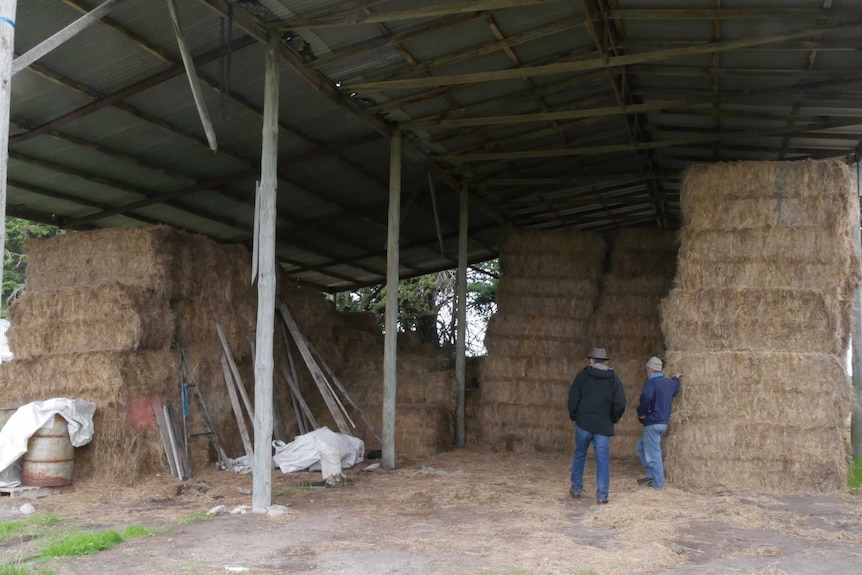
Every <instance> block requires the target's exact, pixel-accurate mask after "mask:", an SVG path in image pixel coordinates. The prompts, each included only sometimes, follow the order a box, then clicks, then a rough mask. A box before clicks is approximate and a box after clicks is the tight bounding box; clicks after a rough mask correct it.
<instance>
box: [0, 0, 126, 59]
mask: <svg viewBox="0 0 862 575" xmlns="http://www.w3.org/2000/svg"><path fill="white" fill-rule="evenodd" d="M122 1H123V0H105V1H104V2H102V4H101V5H99V7H98V8H95V9H94V10H93V11H91V12H89V13H88V14H85V15H84V16H81V17H80V18H78V19H77V20H75V21H74V22H72V23H71V24H69V25H68V26H66V27H65V28H63V29H62V30H60V31H59V32H57V33H56V34H54V35H52V36H50V37H48V38H46V39H45V40H43V41H42V42H40V43H39V44H37V45H36V46H34V47H33V48H31V49H30V50H28V51H27V52H25V53H24V54H22V55H20V56H18V57H17V58H15V59H14V60H13V61H12V75H13V76H14V75H15V74H17V73H18V72H20V71H21V70H23V69H25V68H26V67H27V66H29V65H30V64H32V63H33V62H35V61H36V60H38V59H39V58H41V57H42V56H45V55H46V54H49V53H50V52H51V51H53V50H55V49H57V48H59V47H60V46H62V45H63V44H64V43H65V42H67V41H69V40H71V39H72V38H74V37H75V36H76V35H77V34H79V33H80V32H83V31H84V30H86V29H87V28H89V27H90V26H92V25H93V24H95V23H96V22H98V21H99V19H100V18H103V17H104V16H106V15H107V14H108V13H109V12H110V11H111V10H113V9H114V8H115V7H116V5H117V4H119V3H120V2H122Z"/></svg>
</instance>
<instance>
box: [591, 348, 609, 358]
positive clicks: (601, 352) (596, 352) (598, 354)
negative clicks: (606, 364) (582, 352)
mask: <svg viewBox="0 0 862 575" xmlns="http://www.w3.org/2000/svg"><path fill="white" fill-rule="evenodd" d="M587 357H588V358H589V359H610V358H609V357H608V352H607V351H606V350H605V348H603V347H594V348H593V351H591V352H590V353H588V354H587Z"/></svg>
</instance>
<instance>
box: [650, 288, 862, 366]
mask: <svg viewBox="0 0 862 575" xmlns="http://www.w3.org/2000/svg"><path fill="white" fill-rule="evenodd" d="M836 296H837V294H835V293H829V292H827V291H825V290H820V291H815V290H799V289H777V288H776V289H754V288H713V289H703V290H683V289H674V290H673V291H672V292H671V295H670V296H669V297H668V298H667V299H665V300H664V302H663V303H662V326H663V331H664V334H665V339H666V340H667V344H668V349H671V350H674V351H730V350H752V351H770V350H772V351H796V350H809V351H812V352H820V353H833V354H836V355H837V354H842V353H844V350H845V349H846V347H847V340H848V337H849V324H848V323H847V315H846V312H847V310H846V309H844V305H843V304H842V302H841V301H840V300H839V298H838V297H836Z"/></svg>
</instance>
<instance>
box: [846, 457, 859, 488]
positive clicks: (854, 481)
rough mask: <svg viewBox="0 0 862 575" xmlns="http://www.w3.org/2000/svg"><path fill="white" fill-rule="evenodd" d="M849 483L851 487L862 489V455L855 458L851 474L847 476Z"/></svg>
mask: <svg viewBox="0 0 862 575" xmlns="http://www.w3.org/2000/svg"><path fill="white" fill-rule="evenodd" d="M847 485H849V486H850V489H862V457H857V458H856V459H854V460H853V466H852V467H851V468H850V475H849V476H848V477H847Z"/></svg>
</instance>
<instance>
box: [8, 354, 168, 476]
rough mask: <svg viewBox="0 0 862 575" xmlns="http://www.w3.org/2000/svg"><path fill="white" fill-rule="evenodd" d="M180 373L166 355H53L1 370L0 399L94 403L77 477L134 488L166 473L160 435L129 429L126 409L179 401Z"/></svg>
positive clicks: (9, 400)
mask: <svg viewBox="0 0 862 575" xmlns="http://www.w3.org/2000/svg"><path fill="white" fill-rule="evenodd" d="M178 373H179V364H178V358H177V355H176V354H175V353H172V352H170V351H137V352H118V353H108V352H100V353H75V354H67V355H54V356H46V357H40V358H38V359H35V360H15V361H12V362H9V363H5V364H3V365H2V366H0V395H2V396H3V397H4V401H5V402H8V403H9V404H11V405H22V404H24V403H29V402H31V401H41V400H45V399H50V398H53V397H83V398H85V399H87V400H88V401H92V402H94V403H95V404H96V415H95V418H94V428H95V433H94V435H93V441H92V443H91V444H90V445H89V446H88V447H86V448H82V449H80V450H78V452H77V453H76V475H77V476H78V477H79V478H91V477H103V478H112V479H115V480H117V481H122V482H132V481H133V480H134V479H135V478H137V477H139V476H140V475H142V474H147V475H148V474H152V472H153V471H152V470H153V469H156V470H159V471H162V472H166V471H167V465H166V461H165V460H164V455H163V454H164V450H163V448H162V445H161V439H160V436H159V434H158V431H153V430H149V431H148V430H140V429H133V428H131V427H130V426H129V425H127V424H126V422H125V421H124V419H123V417H122V413H123V410H124V407H125V406H126V404H127V403H129V402H130V401H131V400H132V399H134V398H137V397H143V396H152V395H157V396H160V397H163V398H172V399H173V398H177V397H178V396H179V384H178ZM159 454H161V458H159V457H158V456H159Z"/></svg>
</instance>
